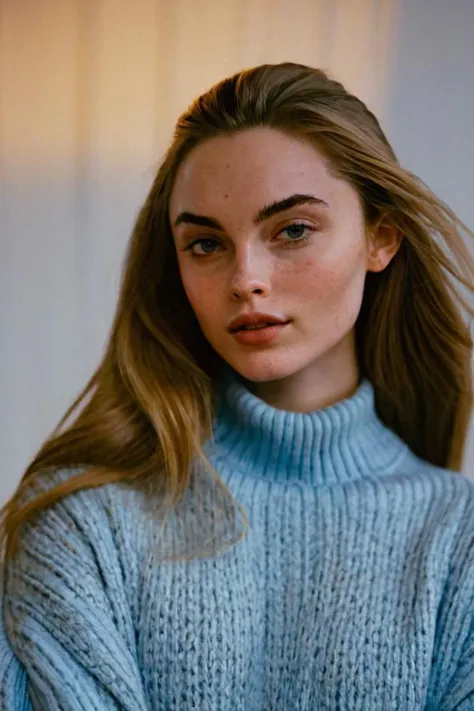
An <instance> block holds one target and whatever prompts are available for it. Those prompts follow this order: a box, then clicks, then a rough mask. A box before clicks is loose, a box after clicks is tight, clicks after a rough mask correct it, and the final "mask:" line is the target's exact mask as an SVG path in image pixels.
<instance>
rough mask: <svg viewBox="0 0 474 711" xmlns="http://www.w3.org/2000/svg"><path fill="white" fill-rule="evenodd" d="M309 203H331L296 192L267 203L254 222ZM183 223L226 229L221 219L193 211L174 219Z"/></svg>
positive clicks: (177, 222) (182, 213) (256, 223)
mask: <svg viewBox="0 0 474 711" xmlns="http://www.w3.org/2000/svg"><path fill="white" fill-rule="evenodd" d="M307 204H316V205H322V206H324V207H329V204H328V203H327V202H326V201H325V200H321V198H317V197H315V196H314V195H300V194H295V195H290V196H289V197H287V198H284V199H283V200H275V201H274V202H271V203H269V204H268V205H265V207H263V208H262V209H261V210H259V211H258V213H257V214H256V215H255V217H254V218H253V222H254V224H255V225H259V224H260V223H262V222H264V221H265V220H269V219H270V218H271V217H273V215H277V214H278V213H279V212H285V211H286V210H289V209H290V208H292V207H295V205H307ZM183 223H186V224H190V225H200V226H201V227H212V228H216V229H218V230H221V231H222V232H223V231H224V228H223V226H222V225H221V223H220V222H219V220H216V219H215V218H213V217H206V216H205V215H196V214H194V213H193V212H187V211H184V212H180V214H179V215H178V217H177V218H176V220H175V221H174V226H175V227H178V225H181V224H183Z"/></svg>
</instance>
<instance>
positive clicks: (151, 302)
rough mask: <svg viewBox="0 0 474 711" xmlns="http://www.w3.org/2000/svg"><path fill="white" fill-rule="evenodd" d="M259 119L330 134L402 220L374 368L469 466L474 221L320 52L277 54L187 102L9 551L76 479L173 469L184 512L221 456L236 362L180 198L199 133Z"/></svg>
mask: <svg viewBox="0 0 474 711" xmlns="http://www.w3.org/2000/svg"><path fill="white" fill-rule="evenodd" d="M253 126H268V127H272V128H274V129H277V130H281V131H284V132H286V133H288V134H290V135H293V136H297V137H300V138H304V139H306V140H307V141H309V142H313V143H314V144H317V146H318V147H319V148H320V149H321V150H323V151H324V152H325V154H326V155H327V157H328V158H329V161H330V164H331V167H332V169H333V170H334V171H335V172H336V173H337V174H338V175H339V176H341V177H343V178H344V179H346V180H347V181H348V182H349V183H351V184H352V185H353V186H354V187H355V188H356V189H357V190H358V192H359V194H360V196H361V198H362V202H363V205H364V209H365V214H366V220H367V224H368V225H369V226H370V224H372V223H377V222H380V220H387V221H389V222H391V223H392V224H394V225H396V227H397V228H398V229H399V230H400V232H401V234H402V235H403V240H402V243H401V246H400V249H399V250H398V252H397V254H396V256H395V257H394V258H393V259H392V261H391V263H390V264H389V266H388V267H387V268H386V269H385V270H384V271H382V272H379V273H368V274H367V278H366V284H365V292H364V298H363V303H362V308H361V312H360V315H359V317H358V320H357V323H356V334H357V350H358V358H359V363H360V369H361V372H362V374H363V375H365V376H366V377H368V378H369V379H370V381H371V382H372V384H373V386H374V390H375V397H376V406H377V410H378V414H379V416H380V418H381V419H382V421H383V422H384V423H385V424H386V425H387V426H388V427H390V428H391V429H393V430H394V431H395V432H396V433H397V434H398V435H399V436H400V437H401V438H402V439H403V440H404V441H405V442H406V443H407V444H408V445H409V447H410V448H411V449H412V451H413V452H414V453H415V454H417V455H418V456H419V457H421V458H423V459H424V460H426V461H427V462H430V463H432V464H434V465H436V466H440V467H446V468H450V469H452V470H455V471H459V469H460V467H461V466H462V459H463V452H464V447H465V441H466V436H467V429H468V424H469V418H470V413H471V405H472V383H471V362H470V361H471V350H472V339H471V335H470V329H469V326H468V325H467V324H466V322H465V320H464V318H463V314H462V310H461V309H462V308H463V309H464V310H465V311H466V313H467V315H469V316H470V317H471V318H472V312H473V308H472V306H470V304H469V300H468V298H466V297H465V296H463V294H462V290H461V287H464V289H467V290H468V292H470V293H471V294H472V291H473V286H474V263H473V260H472V258H471V256H470V253H469V251H468V249H467V247H466V246H465V244H464V242H463V239H462V237H461V234H460V233H461V230H464V231H465V232H466V234H469V235H470V236H471V237H472V236H473V234H472V233H471V232H469V230H468V229H467V228H466V227H465V226H464V225H463V224H462V223H461V222H460V221H459V220H458V219H457V218H456V216H455V215H454V214H453V212H452V211H451V210H450V209H449V208H448V207H447V206H446V205H445V204H444V203H443V202H442V201H441V200H439V199H438V198H436V197H435V196H434V195H433V194H432V192H431V191H430V190H429V189H428V188H427V186H426V185H425V184H424V183H422V182H421V181H420V180H419V179H418V178H416V177H415V176H414V175H413V174H411V173H410V172H409V171H407V170H405V169H404V168H402V167H401V166H400V165H399V163H398V161H397V159H396V157H395V155H394V153H393V151H392V149H391V147H390V145H389V143H388V141H387V139H386V138H385V136H384V134H383V132H382V130H381V128H380V126H379V123H378V121H377V119H376V118H375V117H374V115H373V114H372V113H371V112H370V111H369V110H368V109H367V107H366V106H365V105H364V104H363V103H362V102H361V101H360V100H359V99H357V98H356V97H354V96H353V95H351V94H350V93H348V92H347V91H346V90H345V89H344V87H343V86H342V85H341V84H340V83H338V82H336V81H333V80H332V79H330V78H329V77H328V76H327V75H326V74H325V73H323V72H322V71H320V70H317V69H314V68H311V67H306V66H302V65H299V64H294V63H283V64H277V65H269V64H267V65H262V66H259V67H255V68H252V69H247V70H245V71H242V72H239V73H237V74H235V75H233V76H231V77H228V78H226V79H224V80H223V81H221V82H219V83H218V84H216V85H215V86H213V87H212V88H211V89H210V90H209V91H207V92H206V93H205V94H203V95H202V96H200V97H198V98H197V99H196V100H195V101H194V102H193V103H192V104H191V106H190V107H189V108H188V110H187V111H186V112H185V113H183V114H182V115H181V116H180V117H179V119H178V121H177V124H176V128H175V133H174V137H173V141H172V144H171V146H170V147H169V150H168V151H167V153H166V155H165V158H164V160H163V162H162V164H161V167H160V168H159V170H158V173H157V175H156V178H155V180H154V182H153V185H152V187H151V190H150V192H149V194H148V197H147V199H146V201H145V204H144V205H143V207H142V209H141V211H140V214H139V216H138V219H137V222H136V225H135V228H134V230H133V233H132V235H131V239H130V243H129V246H128V249H127V253H126V256H125V260H124V266H123V271H122V278H121V287H120V295H119V300H118V304H117V308H116V313H115V316H114V320H113V324H112V328H111V333H110V337H109V341H108V344H107V347H106V349H105V354H104V356H103V359H102V362H101V363H100V365H99V366H98V368H97V370H96V371H95V372H94V374H93V376H92V378H91V379H90V381H89V382H88V383H87V385H86V386H85V388H84V390H83V391H82V392H81V393H80V394H79V396H78V397H77V399H76V400H75V401H74V402H73V404H72V405H71V407H70V408H69V409H68V411H67V412H66V414H65V415H64V417H63V418H62V419H61V421H60V422H59V424H58V425H57V427H56V428H55V429H54V431H53V432H52V434H51V436H50V437H49V438H48V439H47V441H46V442H45V443H44V444H43V445H42V447H41V448H40V450H39V451H38V453H37V454H36V456H35V457H34V459H33V461H32V462H31V464H30V465H29V466H28V468H27V469H26V471H25V473H24V475H23V478H22V480H21V483H20V484H19V486H18V488H17V490H16V492H15V493H14V495H13V496H12V498H11V499H10V501H9V502H8V503H7V504H6V506H5V507H4V508H3V510H2V512H1V513H2V527H3V535H4V537H5V540H7V541H8V547H7V556H8V555H10V554H13V550H14V546H13V544H14V542H15V540H16V538H17V534H18V532H19V530H20V526H21V525H22V524H23V523H24V522H26V521H28V520H30V519H31V518H32V517H33V516H35V515H36V514H37V513H38V512H39V511H41V510H43V509H45V508H47V507H49V506H51V505H52V504H54V503H55V502H57V501H58V500H60V499H61V498H62V497H65V496H67V495H70V494H72V493H73V492H76V491H79V490H81V489H87V488H93V487H101V486H103V485H105V484H110V483H112V482H118V481H123V482H128V483H130V484H132V485H135V484H137V485H138V483H139V482H140V481H145V480H147V479H155V480H157V479H159V482H160V486H161V490H162V492H163V493H164V495H165V498H166V500H167V501H168V504H167V508H166V512H167V513H166V515H168V514H169V512H170V511H171V510H172V509H173V507H175V506H176V505H177V504H178V503H179V502H180V501H181V500H182V499H183V496H184V494H185V492H186V491H187V489H188V488H189V486H190V481H191V479H190V472H191V470H192V465H193V462H195V461H202V462H204V464H205V467H207V469H208V470H209V469H210V467H209V463H208V462H207V460H206V458H205V456H204V453H203V449H202V446H203V443H204V442H205V441H206V439H207V438H208V437H209V436H210V433H211V427H212V417H213V389H214V386H215V382H216V379H217V378H218V374H219V366H220V361H219V358H218V357H217V355H216V354H215V353H214V352H213V351H212V350H211V348H210V346H209V345H208V344H207V342H206V341H205V339H204V337H203V335H202V333H201V331H200V329H199V326H198V324H197V321H196V319H195V316H194V314H193V312H192V310H191V307H190V305H189V303H188V301H187V299H186V296H185V293H184V290H183V287H182V284H181V280H180V276H179V271H178V265H177V259H176V253H175V249H174V245H173V240H172V233H171V227H170V223H169V217H168V207H169V199H170V193H171V190H172V187H173V183H174V180H175V176H176V172H177V169H178V167H179V166H180V164H181V163H182V162H183V161H184V160H185V159H186V157H187V156H188V155H189V153H190V151H192V150H193V148H194V147H195V146H196V145H198V144H199V143H200V142H202V141H204V140H208V139H210V138H212V137H215V136H218V135H220V134H229V133H232V132H236V131H242V130H245V129H247V128H250V127H253ZM456 282H457V284H456ZM86 400H87V402H85V401H86ZM81 403H83V408H82V410H81V411H80V412H79V414H77V415H76V416H75V419H74V420H73V422H72V423H70V424H68V425H67V426H66V425H65V423H66V420H68V418H69V417H70V416H71V414H72V413H73V412H74V411H75V410H76V408H78V406H79V405H80V404H81ZM76 467H80V468H81V470H82V471H81V473H80V474H79V475H75V476H71V477H68V478H66V479H65V480H64V481H61V482H60V483H59V484H57V485H55V486H53V487H49V488H48V489H47V490H46V491H41V492H39V493H36V494H35V496H34V497H31V496H30V497H29V500H27V501H26V502H25V494H26V493H27V492H28V491H30V489H31V486H32V485H34V483H35V480H37V479H38V476H39V474H40V473H45V472H46V473H47V472H51V471H52V470H53V471H54V470H63V469H66V470H69V469H71V470H72V469H74V468H76ZM221 488H222V490H223V491H225V493H226V495H228V497H229V500H231V501H233V499H232V495H231V494H230V492H227V491H226V489H225V487H224V485H223V484H222V487H221ZM233 503H235V502H233ZM243 515H244V518H245V513H244V514H243ZM243 535H245V530H244V533H243ZM241 538H242V536H240V537H239V539H238V540H240V539H241ZM234 544H235V541H234V542H233V545H234Z"/></svg>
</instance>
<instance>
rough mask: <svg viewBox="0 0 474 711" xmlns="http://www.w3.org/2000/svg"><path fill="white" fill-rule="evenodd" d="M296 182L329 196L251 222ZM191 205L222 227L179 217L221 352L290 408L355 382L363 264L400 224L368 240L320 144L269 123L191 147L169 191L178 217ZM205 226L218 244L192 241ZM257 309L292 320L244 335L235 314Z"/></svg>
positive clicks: (298, 187)
mask: <svg viewBox="0 0 474 711" xmlns="http://www.w3.org/2000/svg"><path fill="white" fill-rule="evenodd" d="M295 193H299V194H305V195H307V194H310V195H314V196H315V197H317V198H319V199H321V200H324V201H325V202H326V203H327V204H328V205H329V207H322V206H320V205H300V206H295V207H292V208H291V209H289V210H287V211H285V212H283V213H279V214H277V215H274V216H273V217H271V218H270V219H269V220H267V221H265V222H263V223H261V224H259V225H258V226H256V225H255V224H254V222H253V217H254V216H255V215H256V213H257V212H258V211H259V210H260V209H261V208H262V207H263V206H265V205H267V204H269V203H271V202H273V201H276V200H281V199H283V198H286V197H288V196H290V195H293V194H295ZM184 210H186V211H190V212H193V213H197V214H199V215H206V216H209V217H213V218H214V219H217V220H218V221H219V222H220V223H221V224H222V226H223V227H224V232H221V231H219V230H217V229H213V228H208V227H201V226H197V225H186V224H182V225H179V226H178V227H174V228H173V234H174V239H175V244H176V248H177V255H178V262H179V268H180V273H181V278H182V280H183V285H184V288H185V291H186V294H187V296H188V299H189V301H190V304H191V306H192V308H193V310H194V311H195V313H196V316H197V318H198V321H199V323H200V326H201V329H202V331H203V333H204V335H205V336H206V338H207V339H208V341H209V342H210V344H211V345H212V346H213V348H214V349H215V350H216V351H217V352H218V353H219V354H220V355H221V357H222V358H223V359H224V360H226V361H227V362H228V363H229V364H230V365H231V366H232V367H233V368H234V369H235V370H236V371H237V372H238V373H240V374H241V375H242V376H243V377H244V378H246V379H247V380H248V381H249V383H250V384H252V383H253V384H254V389H255V391H256V392H257V393H258V394H259V395H260V396H261V397H262V398H263V399H267V401H272V402H273V403H274V404H276V405H277V406H280V407H284V408H285V409H298V410H305V409H306V410H308V409H313V408H314V407H316V406H323V405H327V404H330V402H332V401H334V400H337V399H340V398H341V397H342V396H345V395H348V394H349V393H351V392H352V391H353V390H354V389H355V387H356V386H357V383H358V380H359V374H358V364H357V360H356V352H355V331H354V326H355V322H356V320H357V316H358V314H359V311H360V307H361V303H362V297H363V291H364V283H365V276H366V273H367V271H368V270H372V271H380V270H381V269H383V268H385V266H386V265H387V264H388V263H389V261H390V259H391V258H392V257H393V256H394V254H395V252H396V250H397V248H398V245H399V239H398V238H396V237H395V236H394V234H393V230H392V231H386V233H385V234H384V235H379V236H378V241H377V242H375V241H374V242H369V240H368V234H367V229H366V226H365V224H364V218H363V211H362V206H361V203H360V198H359V195H358V193H357V191H356V190H355V189H354V188H353V187H352V186H351V185H350V184H349V183H347V182H346V181H343V180H340V179H337V178H336V177H334V176H333V175H332V173H331V172H330V171H329V169H328V165H327V161H326V159H325V158H324V156H323V155H322V154H321V153H320V152H319V151H318V150H317V149H316V148H315V147H314V146H313V145H311V144H310V143H308V142H305V141H300V140H297V139H295V138H293V137H290V136H288V135H286V134H284V133H282V132H279V131H276V130H274V129H269V128H264V127H258V128H252V129H250V130H247V131H245V132H242V133H239V134H235V135H233V136H219V137H218V138H213V139H210V140H209V141H207V142H205V143H203V144H201V145H199V146H198V147H197V148H196V149H195V150H194V151H193V152H192V153H191V154H190V155H189V156H188V158H187V159H186V160H185V161H184V163H183V164H182V166H181V167H180V169H179V171H178V175H177V178H176V181H175V185H174V188H173V192H172V195H171V201H170V219H171V224H172V225H173V223H174V220H175V219H176V216H177V215H178V214H179V213H180V212H181V211H184ZM301 223H303V224H304V225H306V226H307V227H308V228H309V229H308V230H307V231H306V234H307V236H308V237H309V239H307V240H306V241H302V240H300V241H299V242H298V240H296V239H293V240H292V239H291V238H292V237H294V236H295V231H294V230H295V229H296V234H297V236H298V235H300V234H301V230H300V231H298V230H297V228H293V232H292V231H291V230H290V234H289V233H288V231H285V228H288V227H290V226H291V225H292V224H301ZM198 238H201V239H204V240H209V239H210V240H213V242H211V245H212V249H213V250H214V251H213V252H212V253H211V254H205V255H204V256H203V257H202V256H201V257H196V256H194V254H193V250H185V246H186V245H187V244H188V243H190V242H191V241H192V240H195V239H198ZM195 249H196V248H194V251H195ZM197 249H198V252H199V249H200V247H198V248H197ZM249 311H261V312H264V313H270V314H273V315H276V316H279V317H282V318H284V319H292V322H291V323H290V324H289V325H288V326H287V327H286V328H285V329H283V330H282V332H281V335H279V336H278V338H277V339H276V340H275V341H273V342H272V343H271V344H269V345H267V346H263V347H262V346H259V347H255V346H253V347H249V346H245V345H242V344H239V343H238V342H237V341H236V340H235V338H234V337H233V336H232V335H230V334H229V333H228V332H227V326H228V324H229V322H230V321H231V320H232V319H233V318H235V317H236V316H238V315H240V314H242V313H244V312H249Z"/></svg>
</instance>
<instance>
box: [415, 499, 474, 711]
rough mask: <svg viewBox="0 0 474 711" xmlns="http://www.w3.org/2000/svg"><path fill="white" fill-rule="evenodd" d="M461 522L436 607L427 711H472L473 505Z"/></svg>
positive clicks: (473, 624) (473, 662)
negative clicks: (462, 524)
mask: <svg viewBox="0 0 474 711" xmlns="http://www.w3.org/2000/svg"><path fill="white" fill-rule="evenodd" d="M464 521H465V522H466V521H467V525H464V526H462V527H461V533H460V535H459V537H458V542H457V545H456V547H455V550H453V553H452V556H451V569H450V575H449V579H448V580H447V582H446V586H445V590H444V594H443V596H442V600H441V602H440V605H439V610H438V617H437V633H436V639H435V649H434V654H433V663H432V670H431V675H430V686H429V693H428V704H427V706H426V711H441V709H442V711H474V506H469V507H468V510H467V512H466V514H465V516H464Z"/></svg>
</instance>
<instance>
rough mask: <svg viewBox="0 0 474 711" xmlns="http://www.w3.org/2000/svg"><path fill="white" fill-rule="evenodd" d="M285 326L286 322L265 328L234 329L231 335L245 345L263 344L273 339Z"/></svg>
mask: <svg viewBox="0 0 474 711" xmlns="http://www.w3.org/2000/svg"><path fill="white" fill-rule="evenodd" d="M286 326H288V324H287V323H276V324H275V325H274V326H266V327H265V328H256V329H252V330H250V331H236V332H235V333H232V335H233V337H234V338H235V340H236V341H238V342H239V343H243V344H244V345H246V346H263V345H266V344H267V343H271V342H272V341H274V340H275V338H276V337H277V336H278V335H279V334H280V333H281V331H282V330H283V329H284V328H286Z"/></svg>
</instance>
